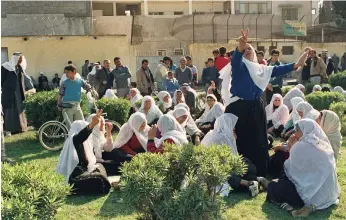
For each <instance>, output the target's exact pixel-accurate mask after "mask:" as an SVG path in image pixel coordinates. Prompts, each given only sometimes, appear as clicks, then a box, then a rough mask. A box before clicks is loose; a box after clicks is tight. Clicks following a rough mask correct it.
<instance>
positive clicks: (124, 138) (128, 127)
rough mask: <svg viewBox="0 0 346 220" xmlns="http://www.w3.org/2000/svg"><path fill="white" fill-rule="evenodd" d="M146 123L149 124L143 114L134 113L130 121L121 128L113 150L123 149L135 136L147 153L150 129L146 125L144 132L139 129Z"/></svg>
mask: <svg viewBox="0 0 346 220" xmlns="http://www.w3.org/2000/svg"><path fill="white" fill-rule="evenodd" d="M144 122H145V123H147V119H146V118H145V115H144V114H143V113H140V112H136V113H133V114H132V115H131V116H130V118H129V121H128V122H126V123H125V124H123V126H121V128H120V131H119V134H118V136H117V139H116V140H115V142H114V144H113V148H120V147H122V146H123V145H125V144H126V143H127V142H128V141H129V140H130V139H131V137H132V136H133V134H135V135H136V137H137V139H138V141H139V143H141V145H142V147H143V149H144V150H145V151H147V143H148V131H149V129H150V127H149V126H148V125H146V127H145V129H144V130H143V131H139V128H140V127H141V126H142V124H143V123H144Z"/></svg>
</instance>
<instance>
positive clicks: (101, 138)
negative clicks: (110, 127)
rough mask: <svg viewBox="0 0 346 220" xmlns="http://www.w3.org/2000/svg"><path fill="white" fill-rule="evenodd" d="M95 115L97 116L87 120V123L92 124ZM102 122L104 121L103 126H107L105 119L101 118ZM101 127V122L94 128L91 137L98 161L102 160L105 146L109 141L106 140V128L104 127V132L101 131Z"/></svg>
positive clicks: (91, 116)
mask: <svg viewBox="0 0 346 220" xmlns="http://www.w3.org/2000/svg"><path fill="white" fill-rule="evenodd" d="M95 115H96V114H91V115H90V116H89V117H88V118H87V122H89V123H90V122H91V121H92V119H93V117H94V116H95ZM101 120H102V121H103V125H105V119H104V118H103V117H101ZM100 126H101V121H100V122H99V124H98V125H96V126H95V127H94V129H93V131H92V134H91V135H90V137H89V139H90V141H91V144H92V146H93V148H94V153H95V156H96V158H97V159H102V152H103V146H104V144H105V143H106V141H107V139H106V138H105V134H106V128H105V127H104V128H103V131H101V130H100Z"/></svg>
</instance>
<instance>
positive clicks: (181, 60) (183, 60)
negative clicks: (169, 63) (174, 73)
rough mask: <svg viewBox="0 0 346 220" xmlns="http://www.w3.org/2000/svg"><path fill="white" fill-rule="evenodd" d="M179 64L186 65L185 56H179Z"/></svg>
mask: <svg viewBox="0 0 346 220" xmlns="http://www.w3.org/2000/svg"><path fill="white" fill-rule="evenodd" d="M180 66H182V67H185V66H186V58H185V57H182V58H180Z"/></svg>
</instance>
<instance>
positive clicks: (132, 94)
mask: <svg viewBox="0 0 346 220" xmlns="http://www.w3.org/2000/svg"><path fill="white" fill-rule="evenodd" d="M136 95H137V90H136V89H131V90H130V97H131V98H133V97H135V96H136Z"/></svg>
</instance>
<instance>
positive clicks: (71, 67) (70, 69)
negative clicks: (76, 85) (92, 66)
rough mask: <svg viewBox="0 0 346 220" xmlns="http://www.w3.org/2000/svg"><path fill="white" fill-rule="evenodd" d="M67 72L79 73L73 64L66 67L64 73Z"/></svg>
mask: <svg viewBox="0 0 346 220" xmlns="http://www.w3.org/2000/svg"><path fill="white" fill-rule="evenodd" d="M65 70H66V71H71V72H77V68H76V67H75V66H74V65H72V64H69V65H67V66H65V69H64V71H65Z"/></svg>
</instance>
